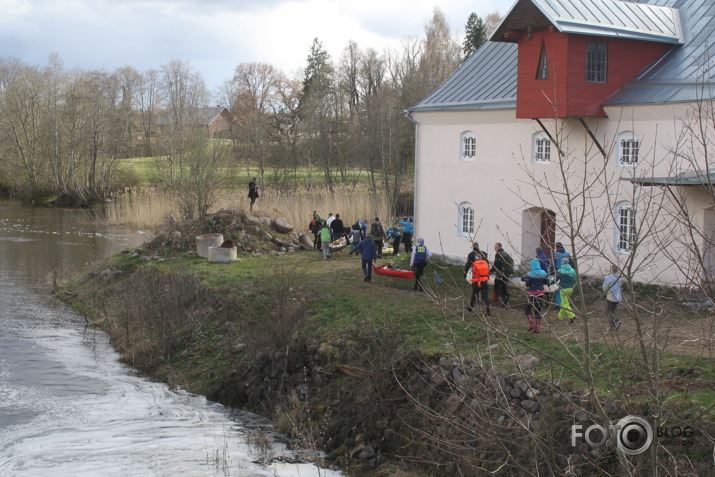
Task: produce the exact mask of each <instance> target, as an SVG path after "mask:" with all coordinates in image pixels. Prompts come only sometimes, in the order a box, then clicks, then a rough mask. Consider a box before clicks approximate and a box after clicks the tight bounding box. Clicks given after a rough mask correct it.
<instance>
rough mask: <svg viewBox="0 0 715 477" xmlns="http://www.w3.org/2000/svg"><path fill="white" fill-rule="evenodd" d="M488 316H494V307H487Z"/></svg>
mask: <svg viewBox="0 0 715 477" xmlns="http://www.w3.org/2000/svg"><path fill="white" fill-rule="evenodd" d="M487 316H492V307H491V306H489V305H487Z"/></svg>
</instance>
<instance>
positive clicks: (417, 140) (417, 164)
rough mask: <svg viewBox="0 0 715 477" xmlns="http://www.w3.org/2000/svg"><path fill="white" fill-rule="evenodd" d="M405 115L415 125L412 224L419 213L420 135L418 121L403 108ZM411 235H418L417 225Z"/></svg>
mask: <svg viewBox="0 0 715 477" xmlns="http://www.w3.org/2000/svg"><path fill="white" fill-rule="evenodd" d="M405 117H406V118H407V120H408V121H410V122H411V123H412V124H414V125H415V180H414V186H413V187H414V191H413V195H412V203H413V204H414V205H413V207H414V209H415V210H414V217H415V221H414V224H418V223H419V222H418V221H417V217H418V215H419V214H418V213H417V211H418V203H417V195H418V194H417V191H418V188H419V186H418V184H419V160H418V157H419V154H418V152H419V150H418V148H419V144H420V141H419V137H420V123H418V122H417V121H415V118H413V117H412V113H411V112H410V110H409V109H406V110H405ZM412 237H413V239H415V240H416V237H418V235H417V227H416V226H415V230H414V231H413V232H412ZM408 252H409V250H408Z"/></svg>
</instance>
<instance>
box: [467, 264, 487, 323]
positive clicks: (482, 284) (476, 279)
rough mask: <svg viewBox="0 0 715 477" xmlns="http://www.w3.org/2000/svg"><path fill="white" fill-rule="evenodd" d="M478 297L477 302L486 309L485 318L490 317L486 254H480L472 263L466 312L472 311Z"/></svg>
mask: <svg viewBox="0 0 715 477" xmlns="http://www.w3.org/2000/svg"><path fill="white" fill-rule="evenodd" d="M477 295H479V302H480V303H482V304H484V305H485V306H486V307H487V316H491V314H492V308H491V306H490V304H489V262H488V261H487V253H486V252H480V254H479V257H478V258H477V259H476V260H475V261H474V262H473V263H472V297H471V298H470V300H469V306H468V307H467V310H468V311H474V305H475V304H476V301H477Z"/></svg>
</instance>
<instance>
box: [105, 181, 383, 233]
mask: <svg viewBox="0 0 715 477" xmlns="http://www.w3.org/2000/svg"><path fill="white" fill-rule="evenodd" d="M244 192H245V191H243V190H241V191H237V190H233V191H229V192H225V193H224V194H225V195H224V196H223V197H220V198H219V199H218V200H217V201H216V202H215V204H214V207H212V209H211V210H210V211H209V212H211V213H212V212H216V211H218V210H220V209H236V210H240V211H245V212H248V209H249V203H250V202H249V199H248V197H246V195H247V194H246V193H244ZM260 194H261V196H260V197H259V199H258V200H257V201H256V204H255V205H254V207H253V211H252V213H253V214H254V215H257V216H267V217H271V218H278V217H283V218H285V219H286V220H287V221H288V222H290V223H291V224H293V226H294V227H295V228H296V230H297V231H302V230H304V229H305V230H307V227H308V223H309V222H310V220H311V218H312V214H313V211H314V210H315V211H317V212H318V213H319V214H320V215H321V216H322V217H327V216H328V214H329V213H331V212H332V213H333V214H340V218H341V219H343V222H344V223H345V225H347V226H349V225H351V224H352V223H354V222H355V221H357V220H364V221H366V222H367V223H371V222H372V221H373V219H374V218H375V217H380V221H381V222H382V223H383V224H384V225H385V226H386V227H387V226H388V225H391V224H392V222H393V220H394V219H393V214H392V210H391V207H390V204H389V201H388V200H387V198H386V197H385V196H383V195H375V194H372V193H370V192H368V191H366V190H351V191H349V192H345V193H343V194H332V195H331V194H330V193H329V192H328V191H317V192H316V191H310V192H298V193H296V192H284V191H280V190H272V189H269V190H261V193H260ZM170 216H171V217H174V218H175V219H176V220H180V219H181V216H180V213H179V203H178V201H177V200H176V196H175V195H173V194H171V193H169V192H165V191H159V190H144V191H142V192H139V193H132V194H124V195H122V196H119V197H117V198H116V200H115V201H114V202H112V203H109V204H107V205H105V206H104V207H103V208H102V210H101V211H100V212H99V213H98V214H97V215H96V219H95V220H98V221H100V222H101V223H105V224H108V225H132V226H135V227H144V228H152V227H159V226H161V225H164V224H166V223H167V221H168V220H169V217H170Z"/></svg>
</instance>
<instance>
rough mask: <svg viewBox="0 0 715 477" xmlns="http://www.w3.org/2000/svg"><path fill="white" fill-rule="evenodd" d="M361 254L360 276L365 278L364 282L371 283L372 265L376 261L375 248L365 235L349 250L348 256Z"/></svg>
mask: <svg viewBox="0 0 715 477" xmlns="http://www.w3.org/2000/svg"><path fill="white" fill-rule="evenodd" d="M357 252H362V255H361V257H362V274H363V275H364V276H365V281H366V282H371V281H372V264H373V263H374V262H375V260H377V247H376V246H375V242H373V241H372V237H370V235H367V236H366V237H365V238H364V239H362V240H361V241H360V243H359V244H357V245H356V246H355V248H353V249H352V250H350V255H352V254H353V253H357Z"/></svg>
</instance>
